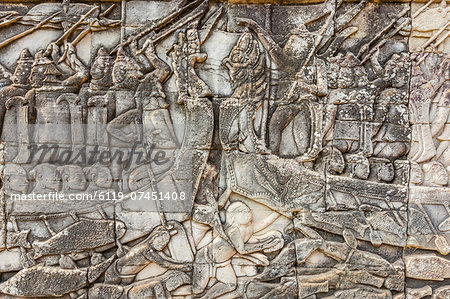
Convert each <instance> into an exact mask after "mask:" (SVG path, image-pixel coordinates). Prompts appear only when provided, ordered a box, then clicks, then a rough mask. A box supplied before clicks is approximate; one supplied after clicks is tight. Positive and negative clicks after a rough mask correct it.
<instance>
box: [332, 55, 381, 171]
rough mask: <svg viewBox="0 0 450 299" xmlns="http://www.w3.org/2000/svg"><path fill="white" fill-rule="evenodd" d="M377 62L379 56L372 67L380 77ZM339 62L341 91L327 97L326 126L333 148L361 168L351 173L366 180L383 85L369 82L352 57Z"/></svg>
mask: <svg viewBox="0 0 450 299" xmlns="http://www.w3.org/2000/svg"><path fill="white" fill-rule="evenodd" d="M377 59H378V57H377V55H373V56H372V57H371V62H372V66H373V69H374V71H375V72H376V73H381V72H382V68H381V66H380V65H379V63H378V61H377ZM336 61H339V62H340V63H339V73H338V74H337V79H336V85H337V87H338V88H337V89H332V90H331V91H330V94H329V96H328V103H327V113H328V114H329V115H327V121H328V123H327V124H326V125H325V127H326V128H329V129H327V130H328V133H327V135H328V136H329V137H328V139H331V140H332V141H331V144H330V145H331V146H332V147H334V148H337V149H338V150H339V151H340V152H341V153H342V154H346V160H347V161H348V162H352V163H356V164H358V165H359V166H362V168H360V169H359V170H355V169H353V172H352V173H353V174H355V175H356V176H357V177H358V178H361V179H367V178H368V176H369V173H370V169H369V161H368V159H367V157H369V156H371V155H373V143H372V136H373V134H374V128H373V125H372V122H373V120H374V119H373V117H374V116H373V107H374V102H375V99H376V98H377V97H378V95H379V93H380V92H381V89H382V87H383V86H384V81H383V79H382V78H378V79H375V80H374V81H372V82H370V81H369V78H368V74H367V71H366V70H365V68H364V66H362V65H361V63H360V61H359V59H358V58H356V57H355V56H354V54H353V53H348V54H347V55H346V56H345V58H344V59H342V58H340V59H336ZM334 63H336V62H334ZM341 169H342V168H341Z"/></svg>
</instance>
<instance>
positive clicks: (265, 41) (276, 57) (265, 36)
mask: <svg viewBox="0 0 450 299" xmlns="http://www.w3.org/2000/svg"><path fill="white" fill-rule="evenodd" d="M236 22H237V23H238V24H239V25H241V26H246V27H247V28H249V29H251V30H252V31H253V32H255V33H256V35H257V36H258V39H259V40H260V41H261V43H262V45H263V47H264V48H265V49H266V51H267V52H268V53H269V55H270V57H271V58H272V60H273V61H274V62H275V63H276V64H278V65H279V66H284V67H287V68H289V69H291V68H295V66H296V65H297V62H296V61H295V59H293V58H291V57H289V56H287V55H286V54H285V53H284V51H283V49H282V48H281V47H280V46H279V45H278V44H277V43H276V42H275V41H274V40H273V38H272V37H271V36H270V34H269V33H268V32H267V31H266V30H264V29H263V28H262V27H261V26H260V25H259V24H258V23H256V22H255V21H253V20H251V19H246V18H237V19H236Z"/></svg>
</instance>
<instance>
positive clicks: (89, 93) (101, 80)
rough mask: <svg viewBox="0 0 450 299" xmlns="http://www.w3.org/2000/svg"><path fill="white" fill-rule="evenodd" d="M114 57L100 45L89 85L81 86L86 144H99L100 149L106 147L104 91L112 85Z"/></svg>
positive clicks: (106, 111)
mask: <svg viewBox="0 0 450 299" xmlns="http://www.w3.org/2000/svg"><path fill="white" fill-rule="evenodd" d="M113 65H114V59H113V58H112V57H111V56H110V55H109V54H108V53H107V52H106V50H105V48H103V47H101V48H100V49H99V50H98V52H97V56H96V58H95V60H94V62H93V63H92V66H91V70H90V74H91V81H90V83H89V87H87V88H82V90H81V91H80V98H81V100H82V103H83V106H85V107H86V110H85V111H86V112H85V115H84V117H85V119H86V123H87V126H86V127H87V128H86V130H87V132H89V134H87V135H86V144H87V146H88V148H89V147H90V146H99V147H100V148H101V149H106V148H107V147H108V136H107V135H106V134H105V130H106V123H107V122H108V108H107V107H108V100H107V97H106V93H107V92H108V90H109V88H110V87H111V85H112V70H113Z"/></svg>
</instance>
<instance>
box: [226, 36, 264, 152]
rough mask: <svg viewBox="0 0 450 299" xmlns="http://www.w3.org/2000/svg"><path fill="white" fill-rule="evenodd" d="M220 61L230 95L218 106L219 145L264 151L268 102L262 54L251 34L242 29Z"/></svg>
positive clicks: (251, 150) (227, 147)
mask: <svg viewBox="0 0 450 299" xmlns="http://www.w3.org/2000/svg"><path fill="white" fill-rule="evenodd" d="M222 63H223V65H225V67H227V68H228V71H229V74H230V78H231V83H232V86H233V90H234V92H233V94H232V95H231V97H232V98H231V99H229V100H226V101H225V102H223V103H222V104H221V106H220V113H221V125H220V136H221V139H222V147H223V148H224V149H225V150H230V149H231V148H232V147H233V146H234V147H236V146H239V149H240V150H241V151H244V152H264V151H266V149H265V136H264V134H265V127H266V125H267V124H266V120H267V105H268V103H267V100H265V97H266V86H267V82H266V76H265V67H266V64H265V56H264V55H263V53H261V52H260V50H259V45H258V42H257V41H256V40H255V39H254V38H253V36H252V35H251V34H250V33H244V34H243V35H242V36H241V37H240V38H239V40H238V42H237V43H236V45H235V46H234V47H233V49H232V50H231V52H230V54H229V55H228V57H227V58H225V59H224V60H223V61H222ZM257 116H259V117H258V118H257ZM257 132H259V134H258V133H257Z"/></svg>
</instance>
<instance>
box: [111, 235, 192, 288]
mask: <svg viewBox="0 0 450 299" xmlns="http://www.w3.org/2000/svg"><path fill="white" fill-rule="evenodd" d="M173 232H174V233H176V231H173ZM170 238H171V232H170V231H169V230H168V229H167V228H165V227H163V226H157V227H155V228H154V229H153V231H152V232H151V233H150V235H149V236H148V237H147V238H146V239H145V240H144V241H142V242H140V243H139V244H137V245H135V246H133V247H132V248H131V249H130V250H129V251H128V252H127V253H126V254H125V255H124V256H122V257H120V258H119V259H117V260H116V261H115V262H114V263H113V264H112V265H111V266H110V267H109V268H108V269H107V270H106V273H105V283H110V284H112V283H114V284H118V283H120V284H129V283H131V282H133V280H134V278H135V277H136V275H137V274H138V273H139V272H140V271H141V270H142V269H144V268H145V267H146V266H148V265H150V264H152V263H154V264H156V265H158V266H160V267H162V268H165V269H169V270H181V271H190V270H191V266H190V265H189V264H185V263H183V262H182V261H177V260H175V259H173V258H171V257H170V256H167V255H166V254H165V253H164V252H163V250H164V249H165V248H166V246H167V245H168V244H169V241H170Z"/></svg>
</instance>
